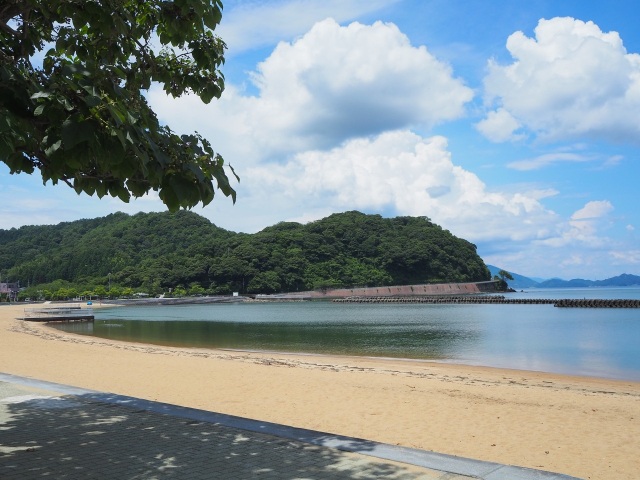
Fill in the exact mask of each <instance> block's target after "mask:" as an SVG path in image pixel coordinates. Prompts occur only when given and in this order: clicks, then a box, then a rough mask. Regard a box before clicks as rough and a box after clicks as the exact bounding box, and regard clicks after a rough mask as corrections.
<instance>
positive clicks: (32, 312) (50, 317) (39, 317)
mask: <svg viewBox="0 0 640 480" xmlns="http://www.w3.org/2000/svg"><path fill="white" fill-rule="evenodd" d="M93 319H94V315H93V308H91V307H82V306H80V305H66V306H60V307H35V308H25V309H24V316H23V317H21V318H19V320H25V321H27V322H45V323H46V322H93Z"/></svg>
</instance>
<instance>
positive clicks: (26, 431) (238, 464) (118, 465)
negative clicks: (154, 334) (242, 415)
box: [0, 395, 446, 480]
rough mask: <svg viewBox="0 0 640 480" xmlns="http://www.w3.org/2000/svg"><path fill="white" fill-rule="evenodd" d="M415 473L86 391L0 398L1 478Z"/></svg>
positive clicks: (410, 475) (360, 476)
mask: <svg viewBox="0 0 640 480" xmlns="http://www.w3.org/2000/svg"><path fill="white" fill-rule="evenodd" d="M363 443H364V442H363ZM363 443H361V444H359V449H360V450H362V449H363V448H364V449H366V445H365V444H363ZM372 445H373V444H372ZM421 475H422V476H421ZM418 477H419V478H426V477H425V476H424V473H422V474H421V472H419V471H417V469H412V468H408V469H406V468H404V466H403V465H400V464H393V463H387V462H379V461H375V460H372V459H371V458H367V457H363V456H360V455H356V454H353V453H349V452H342V451H338V450H335V449H332V448H326V447H322V446H317V445H311V444H307V443H304V442H300V441H296V440H288V439H284V438H279V437H277V436H272V435H268V434H263V433H256V432H250V431H245V430H242V429H238V428H230V427H227V426H223V425H217V424H215V423H210V422H204V421H199V420H197V419H189V418H180V417H175V416H171V415H164V414H161V413H156V412H149V411H147V410H141V409H137V408H135V405H134V406H124V405H116V404H109V403H103V402H100V401H96V400H95V396H92V395H78V396H67V397H51V398H34V399H30V400H24V401H20V402H18V403H5V404H0V478H2V479H6V480H13V479H21V480H26V479H38V478H55V479H72V478H100V479H110V478H113V479H116V478H117V479H155V478H175V479H185V480H191V479H205V478H206V479H218V478H219V479H236V478H238V479H239V478H242V479H245V478H246V479H248V478H265V479H270V478H272V479H352V478H358V479H379V478H389V479H403V480H404V479H407V480H408V479H413V478H418ZM428 478H446V477H440V476H438V477H428Z"/></svg>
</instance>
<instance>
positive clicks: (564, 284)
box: [487, 265, 640, 290]
mask: <svg viewBox="0 0 640 480" xmlns="http://www.w3.org/2000/svg"><path fill="white" fill-rule="evenodd" d="M487 267H488V268H489V271H490V272H491V276H492V277H493V276H494V275H497V274H498V272H499V271H500V270H503V269H502V268H499V267H496V266H494V265H487ZM509 273H510V274H511V276H512V277H513V280H507V283H508V284H509V286H510V287H511V288H513V289H515V290H518V289H523V288H577V287H630V286H633V285H640V276H638V275H630V274H628V273H623V274H622V275H618V276H617V277H611V278H607V279H605V280H584V279H582V278H574V279H572V280H562V279H560V278H551V279H549V280H544V281H537V280H533V279H532V278H529V277H525V276H524V275H519V274H517V273H513V272H509Z"/></svg>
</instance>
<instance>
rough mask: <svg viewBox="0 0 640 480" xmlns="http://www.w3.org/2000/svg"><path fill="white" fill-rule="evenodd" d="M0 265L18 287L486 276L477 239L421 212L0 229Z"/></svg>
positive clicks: (215, 287)
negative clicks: (232, 226) (251, 222)
mask: <svg viewBox="0 0 640 480" xmlns="http://www.w3.org/2000/svg"><path fill="white" fill-rule="evenodd" d="M0 273H1V274H2V281H10V282H18V281H19V282H20V285H21V286H28V285H29V286H31V287H32V288H31V289H30V290H29V291H28V292H27V293H26V294H25V295H28V294H29V293H33V292H34V291H35V290H34V288H38V289H39V290H40V291H42V290H43V289H47V290H48V291H55V290H58V289H60V288H63V289H64V288H67V289H71V290H75V291H77V293H83V292H85V293H86V292H87V291H90V292H96V293H98V294H104V292H103V290H104V289H105V288H106V289H107V290H109V289H110V293H111V295H117V294H120V293H121V292H122V291H123V290H126V291H127V292H128V293H131V292H132V290H134V291H143V292H146V293H149V294H157V293H162V292H168V291H169V289H172V290H173V292H174V293H184V292H186V293H191V294H193V293H196V294H198V293H200V294H204V293H209V294H226V293H230V292H233V291H239V292H243V293H244V292H247V293H252V292H253V293H256V292H261V293H271V292H280V291H302V290H311V289H316V288H322V287H350V286H364V285H368V286H378V285H396V284H416V283H439V282H467V281H481V280H488V279H489V278H490V274H489V271H488V269H487V267H486V266H485V264H484V262H483V261H482V259H481V258H480V257H479V256H478V255H477V253H476V247H475V245H473V244H472V243H470V242H468V241H466V240H463V239H460V238H457V237H455V236H454V235H452V234H451V233H450V232H449V231H447V230H443V229H442V228H441V227H439V226H438V225H435V224H433V223H432V222H431V221H430V220H429V219H427V218H425V217H396V218H382V217H381V216H379V215H365V214H362V213H359V212H347V213H340V214H335V215H331V216H329V217H327V218H324V219H322V220H318V221H315V222H311V223H308V224H305V225H302V224H299V223H285V222H282V223H279V224H277V225H274V226H272V227H268V228H265V229H264V230H262V231H261V232H258V233H255V234H243V233H234V232H230V231H227V230H224V229H221V228H218V227H216V226H215V225H213V224H212V223H211V222H209V221H208V220H207V219H205V218H203V217H201V216H199V215H197V214H195V213H193V212H188V211H180V212H177V213H169V212H164V213H139V214H137V215H133V216H129V215H126V214H124V213H116V214H112V215H109V216H106V217H103V218H96V219H92V220H79V221H76V222H69V223H61V224H58V225H53V226H28V227H21V228H19V229H11V230H0ZM34 286H37V287H34ZM40 296H41V295H40Z"/></svg>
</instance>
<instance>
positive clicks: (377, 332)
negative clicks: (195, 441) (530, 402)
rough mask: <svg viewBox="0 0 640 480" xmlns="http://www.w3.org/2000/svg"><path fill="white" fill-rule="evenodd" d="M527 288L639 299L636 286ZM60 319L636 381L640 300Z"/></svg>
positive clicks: (184, 308)
mask: <svg viewBox="0 0 640 480" xmlns="http://www.w3.org/2000/svg"><path fill="white" fill-rule="evenodd" d="M510 297H530V298H625V299H640V288H622V289H614V288H597V289H594V288H590V289H562V290H559V289H553V290H551V289H550V290H542V289H531V290H528V291H526V292H519V293H514V294H510ZM95 314H96V320H95V322H94V323H93V324H91V323H82V324H81V323H76V324H66V325H62V326H60V328H62V329H64V330H67V331H73V332H76V333H80V334H86V335H94V336H97V337H102V338H110V339H117V340H127V341H134V342H142V343H152V344H159V345H171V346H181V347H200V348H226V349H242V350H262V351H279V352H304V353H318V354H323V353H324V354H338V355H363V356H375V357H396V358H410V359H425V360H435V361H444V362H451V363H462V364H469V365H484V366H492V367H505V368H515V369H524V370H537V371H545V372H554V373H567V374H576V375H589V376H598V377H608V378H618V379H628V380H636V381H640V309H587V308H584V309H583V308H555V307H553V306H552V305H398V304H344V303H331V302H304V303H274V304H269V303H266V304H265V303H256V304H207V305H179V306H178V305H176V306H132V307H118V308H113V309H103V310H96V311H95Z"/></svg>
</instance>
